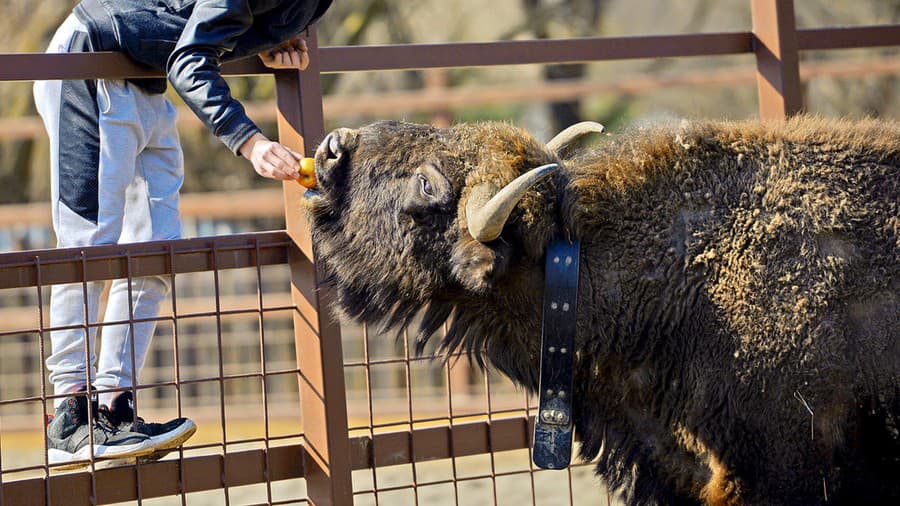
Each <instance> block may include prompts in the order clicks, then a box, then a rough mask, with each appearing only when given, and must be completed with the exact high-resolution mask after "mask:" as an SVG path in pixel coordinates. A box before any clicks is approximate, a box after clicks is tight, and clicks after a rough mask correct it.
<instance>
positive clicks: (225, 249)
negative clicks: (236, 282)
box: [0, 231, 294, 289]
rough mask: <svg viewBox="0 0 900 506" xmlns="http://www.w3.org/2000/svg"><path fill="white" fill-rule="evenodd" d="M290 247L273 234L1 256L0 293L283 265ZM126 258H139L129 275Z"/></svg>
mask: <svg viewBox="0 0 900 506" xmlns="http://www.w3.org/2000/svg"><path fill="white" fill-rule="evenodd" d="M257 246H258V249H259V253H258V256H259V258H257ZM293 247H294V243H293V241H291V239H290V238H289V237H288V236H287V234H286V233H285V232H283V231H274V232H260V233H248V234H239V235H228V236H218V237H208V238H197V239H180V240H175V241H155V242H146V243H134V244H115V245H109V246H96V247H91V248H86V249H81V248H67V249H54V250H34V251H21V252H15V253H5V254H4V261H3V263H2V264H0V289H2V288H22V287H30V286H36V285H38V284H41V285H51V284H58V283H80V282H82V281H97V280H107V279H120V278H127V277H129V276H132V277H138V276H158V275H164V274H172V273H173V272H174V273H175V274H178V273H187V272H203V271H212V270H216V269H237V268H244V267H254V266H256V265H275V264H284V263H287V261H288V256H289V249H291V248H293ZM213 253H215V258H213V256H212V254H213ZM129 257H141V262H139V263H136V264H135V265H132V267H131V270H130V272H129V265H128V258H129ZM38 269H40V278H38ZM39 280H40V283H39Z"/></svg>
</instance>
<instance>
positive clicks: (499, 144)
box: [307, 117, 900, 505]
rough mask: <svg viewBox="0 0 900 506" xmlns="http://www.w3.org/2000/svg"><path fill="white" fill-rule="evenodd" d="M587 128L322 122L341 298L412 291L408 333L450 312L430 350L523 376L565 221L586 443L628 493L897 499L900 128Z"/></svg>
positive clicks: (385, 310)
mask: <svg viewBox="0 0 900 506" xmlns="http://www.w3.org/2000/svg"><path fill="white" fill-rule="evenodd" d="M582 130H584V131H581V132H576V133H575V135H571V133H570V135H569V136H568V137H566V136H563V137H565V138H563V139H562V140H560V139H559V138H557V139H554V140H553V141H551V142H550V143H548V144H546V145H545V144H542V143H540V142H538V141H537V140H535V139H534V138H533V137H531V136H530V135H529V134H527V133H525V132H523V131H521V130H519V129H517V128H514V127H512V126H510V125H507V124H502V123H478V124H462V125H456V126H454V127H451V128H448V129H437V128H433V127H431V126H426V125H414V124H409V123H401V122H380V123H375V124H372V125H369V126H366V127H364V128H361V129H359V130H349V129H340V130H337V131H335V132H332V133H331V134H329V136H328V137H327V138H326V139H325V141H323V143H322V145H321V147H320V148H319V149H318V151H317V153H316V176H317V180H318V181H319V182H320V184H319V187H318V188H317V191H318V192H319V195H318V196H316V197H314V198H312V199H310V201H309V202H308V203H307V204H308V210H309V217H310V221H311V225H312V232H313V240H314V244H315V246H316V248H317V259H318V260H319V261H320V262H322V264H321V266H320V267H321V269H322V271H324V272H327V273H328V274H329V276H330V281H331V282H332V283H333V284H334V285H335V287H336V290H337V293H338V302H339V305H340V311H341V312H342V313H343V316H344V317H348V318H351V319H353V320H357V321H362V322H368V323H375V324H380V325H382V326H384V327H388V328H389V327H401V326H406V325H408V324H410V323H411V322H412V321H413V320H414V318H415V317H416V315H418V314H422V311H424V315H423V318H422V320H421V323H420V328H419V331H418V335H417V338H416V348H417V351H419V352H421V351H422V350H423V349H424V347H425V344H426V343H427V341H428V340H429V339H430V338H432V335H433V334H434V333H435V331H436V330H438V329H439V328H440V327H441V326H442V325H443V324H444V322H446V321H449V322H450V326H449V331H448V332H447V334H446V335H445V336H444V337H443V339H442V341H441V347H442V348H443V349H445V350H447V351H456V350H462V351H465V352H468V353H470V354H472V355H473V356H474V357H475V359H476V360H478V361H479V363H483V360H487V361H488V362H490V363H491V364H492V365H494V366H496V367H498V368H499V369H500V370H501V371H503V372H504V373H505V374H507V375H508V376H510V377H511V378H512V379H513V380H515V381H517V382H519V383H521V384H523V385H525V386H526V387H527V388H529V389H532V390H533V389H535V388H536V387H537V383H538V378H537V374H538V371H539V358H540V324H541V322H540V312H541V311H540V308H541V298H542V286H543V255H544V250H545V248H546V246H547V244H548V242H549V241H550V240H551V239H552V238H553V237H560V236H569V237H572V238H574V239H578V240H580V241H581V244H582V261H581V275H580V283H579V285H580V286H579V294H578V298H579V301H580V307H579V309H578V314H577V328H578V333H577V337H576V344H577V348H578V353H577V358H576V364H575V374H576V378H575V385H576V390H575V395H574V399H575V405H574V415H575V422H576V432H577V434H578V435H579V437H580V439H581V456H582V457H583V458H585V459H593V458H596V459H597V472H598V474H599V475H600V476H602V477H603V479H604V480H605V481H606V483H607V484H608V485H609V487H610V488H611V489H613V490H615V491H617V492H618V493H620V494H621V495H622V496H623V498H624V500H625V501H626V503H628V504H767V505H768V504H824V503H825V502H826V494H827V502H828V503H829V504H857V503H866V504H895V503H897V502H898V501H900V480H898V479H897V477H898V476H900V434H898V422H900V343H898V339H897V335H898V330H900V328H898V325H900V323H898V322H900V250H898V248H900V209H898V206H900V125H898V124H897V123H895V122H887V121H874V120H867V121H858V122H848V121H828V120H822V119H815V118H808V117H799V118H794V119H792V120H789V121H787V122H783V123H760V122H738V123H726V122H697V123H693V124H687V123H686V124H682V125H680V126H659V127H653V128H648V129H642V130H635V131H632V132H627V133H624V134H621V135H619V136H617V137H616V139H615V141H614V142H607V143H605V144H604V145H603V146H601V147H599V148H596V149H582V150H577V149H576V150H573V149H570V148H569V147H568V144H569V141H571V140H573V139H574V138H576V137H578V136H579V135H580V134H581V133H585V132H589V131H595V130H596V129H593V130H592V129H591V128H587V129H582ZM563 148H566V149H563ZM560 152H565V153H569V154H570V155H569V156H568V157H567V158H566V159H560V156H559V155H558V153H560ZM550 163H558V164H560V165H561V167H562V169H561V170H559V171H558V172H557V173H555V174H553V175H552V176H549V177H547V178H544V179H541V180H540V181H538V182H536V183H529V186H528V188H530V189H528V190H527V191H525V192H524V195H522V196H521V198H520V199H519V198H516V200H515V201H514V202H512V204H513V205H512V206H508V207H510V208H511V209H512V211H511V214H509V215H508V216H506V215H504V214H503V213H501V216H500V218H499V220H500V221H499V222H496V223H499V225H498V226H494V225H493V223H495V221H492V220H495V219H496V217H491V218H489V219H487V221H485V223H487V225H484V226H482V225H478V226H473V223H472V222H473V221H474V220H475V218H474V213H479V212H480V209H482V208H487V207H490V206H489V205H488V204H485V205H483V206H482V202H481V199H482V196H484V195H486V196H487V197H488V198H489V197H490V195H495V194H497V193H498V192H499V191H500V189H502V188H504V187H505V186H506V185H507V184H509V183H510V182H512V181H513V180H516V178H518V177H519V176H520V175H522V174H526V173H528V172H529V171H530V170H531V169H534V168H535V167H539V166H542V165H545V164H550ZM473 202H475V203H476V204H474V205H469V204H472V203H473ZM500 207H503V205H501V206H500ZM478 219H479V220H481V217H480V214H479V218H478ZM476 239H477V240H476Z"/></svg>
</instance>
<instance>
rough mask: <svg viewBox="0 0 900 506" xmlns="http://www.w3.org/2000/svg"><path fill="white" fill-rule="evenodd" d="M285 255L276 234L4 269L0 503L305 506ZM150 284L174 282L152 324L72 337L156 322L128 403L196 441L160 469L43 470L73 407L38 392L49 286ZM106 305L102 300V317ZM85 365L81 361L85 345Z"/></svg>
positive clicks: (93, 462)
mask: <svg viewBox="0 0 900 506" xmlns="http://www.w3.org/2000/svg"><path fill="white" fill-rule="evenodd" d="M291 245H292V242H291V241H290V239H288V238H287V237H286V236H285V235H284V234H283V233H266V234H248V235H244V236H229V237H226V238H217V239H209V240H205V239H195V240H185V241H173V242H167V243H147V244H138V245H123V246H120V247H98V248H89V249H85V250H83V251H74V250H54V251H46V252H40V251H38V252H25V253H14V254H6V255H2V256H0V264H2V266H0V271H2V276H0V278H2V281H0V286H2V287H3V289H2V290H0V298H2V299H3V302H4V311H6V312H7V316H9V317H8V318H5V319H3V320H2V321H0V356H2V359H0V375H2V377H3V382H2V383H0V477H2V484H3V495H2V498H3V499H2V502H3V503H4V504H107V503H117V502H121V501H131V502H137V503H145V502H146V503H148V504H254V503H266V504H297V503H304V502H306V492H305V487H304V484H303V483H302V480H301V479H300V478H301V477H302V475H303V469H302V464H301V463H302V461H303V458H302V453H303V450H302V446H301V443H300V441H301V438H302V436H303V434H302V431H301V425H300V422H301V420H300V415H299V402H298V375H299V370H298V368H297V362H296V359H295V354H294V335H293V327H292V318H293V311H294V310H293V306H292V304H291V302H290V297H289V292H290V275H289V272H288V266H287V258H288V251H289V248H290V246H291ZM146 275H154V276H162V277H165V278H167V279H169V280H170V284H171V287H172V289H171V290H170V291H169V295H168V297H167V299H166V301H165V303H164V304H163V307H162V310H161V311H160V313H159V316H157V317H155V318H152V319H138V318H134V317H133V313H130V314H131V317H129V318H128V319H127V320H125V321H102V320H97V321H91V320H90V319H88V320H87V321H86V323H83V324H82V325H80V326H79V328H78V329H76V330H79V331H82V332H84V333H85V335H88V334H92V333H94V332H95V333H96V335H97V338H96V339H97V341H98V346H97V349H98V350H99V349H100V346H99V345H100V344H102V340H103V332H104V329H109V328H112V326H113V325H128V326H130V327H132V328H133V327H134V326H135V325H140V324H144V323H146V322H147V321H148V320H151V321H152V322H154V323H155V324H156V334H155V337H154V340H153V342H152V344H151V351H150V353H149V356H148V358H147V363H146V366H145V367H144V369H143V371H142V374H141V377H140V378H138V379H139V382H137V383H136V386H134V387H131V388H129V389H127V390H131V391H132V393H133V395H134V397H135V408H136V410H137V411H138V413H139V414H140V416H142V417H143V418H145V419H147V420H148V421H164V420H168V419H172V418H176V417H179V416H187V417H190V418H191V419H193V420H194V421H195V422H196V423H197V425H198V427H199V430H198V431H197V433H196V434H195V435H194V437H193V438H191V439H190V440H188V441H187V443H186V444H185V445H184V446H183V447H182V448H180V449H178V450H176V451H173V452H172V453H170V454H169V455H166V456H165V457H163V458H162V459H161V460H159V461H156V462H146V463H142V462H137V463H135V462H134V461H133V460H134V459H132V460H131V461H107V460H101V459H95V458H93V457H89V458H88V460H87V461H84V462H82V463H81V464H82V467H81V469H75V470H73V471H63V470H61V469H59V468H58V467H59V466H55V465H52V464H50V463H49V459H48V454H47V449H46V447H45V444H44V440H45V438H46V424H45V420H46V419H47V416H48V415H52V413H53V411H54V408H53V405H54V401H55V400H56V399H61V398H63V397H68V396H71V395H73V394H56V393H54V392H53V391H52V387H51V386H50V385H49V384H48V381H47V372H48V371H47V367H46V365H45V361H46V358H47V357H48V356H49V354H50V352H51V346H50V334H51V332H53V331H58V330H63V329H64V328H65V327H59V326H56V327H54V326H51V324H50V321H49V317H48V307H49V293H50V286H51V284H57V283H63V282H65V283H73V284H74V285H76V286H79V285H80V286H82V287H85V290H86V289H87V288H86V287H87V286H88V285H89V284H90V283H101V284H102V283H103V282H104V281H105V280H107V279H125V280H127V282H128V283H127V284H128V286H129V287H132V286H134V284H135V283H137V282H139V281H140V279H141V276H146ZM105 301H106V295H104V296H102V297H101V306H102V305H103V304H105ZM87 312H88V311H87V310H86V309H85V313H87ZM99 314H103V311H102V307H101V308H100V311H99ZM69 327H71V326H69ZM84 351H85V356H86V357H87V356H90V353H89V352H90V350H89V348H88V345H87V341H85V345H84ZM132 356H133V351H132ZM86 379H87V378H86ZM88 384H90V382H88ZM119 390H125V389H116V391H119ZM98 393H102V392H101V391H99V390H98V389H96V388H93V387H91V386H89V387H88V390H87V391H85V392H81V393H76V394H74V395H75V396H83V397H86V398H89V399H93V398H94V397H95V395H96V394H98ZM88 412H89V413H91V415H90V416H92V417H93V416H96V412H92V411H91V410H88ZM85 471H88V472H85ZM161 496H165V497H161ZM154 497H159V499H151V498H154Z"/></svg>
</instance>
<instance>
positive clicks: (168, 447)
mask: <svg viewBox="0 0 900 506" xmlns="http://www.w3.org/2000/svg"><path fill="white" fill-rule="evenodd" d="M195 432H197V425H196V424H195V423H194V422H193V421H192V420H187V421H185V423H183V424H181V425H179V426H178V428H176V429H175V430H173V431H169V432H166V433H165V434H160V435H158V436H153V437H151V438H150V441H151V442H152V443H153V451H152V452H151V453H149V454H146V455H141V456H138V457H137V458H136V459H135V458H133V457H132V458H124V459H118V460H111V461H105V462H104V463H103V467H119V466H128V465H134V463H135V460H136V461H137V462H140V463H141V464H147V463H150V462H156V461H157V460H159V459H161V458H163V457H165V456H166V455H168V454H169V452H171V451H172V450H174V449H176V448H178V447H179V446H181V445H182V444H184V442H185V441H187V440H188V439H190V438H191V436H193V435H194V433H195Z"/></svg>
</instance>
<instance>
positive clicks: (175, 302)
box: [166, 242, 187, 506]
mask: <svg viewBox="0 0 900 506" xmlns="http://www.w3.org/2000/svg"><path fill="white" fill-rule="evenodd" d="M168 251H169V254H168V256H167V257H166V259H167V260H166V261H167V262H168V264H169V283H170V285H169V286H171V293H172V362H173V365H174V366H175V407H176V409H177V413H176V416H177V417H178V418H181V416H182V411H181V407H182V405H181V360H180V356H179V355H178V350H179V346H178V295H177V292H178V290H176V287H175V248H174V247H173V245H172V243H171V242H169V244H168ZM178 461H179V462H181V463H182V465H179V466H178V490H179V492H180V493H181V494H180V495H181V506H187V492H186V490H185V488H184V465H183V463H184V445H179V446H178Z"/></svg>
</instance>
